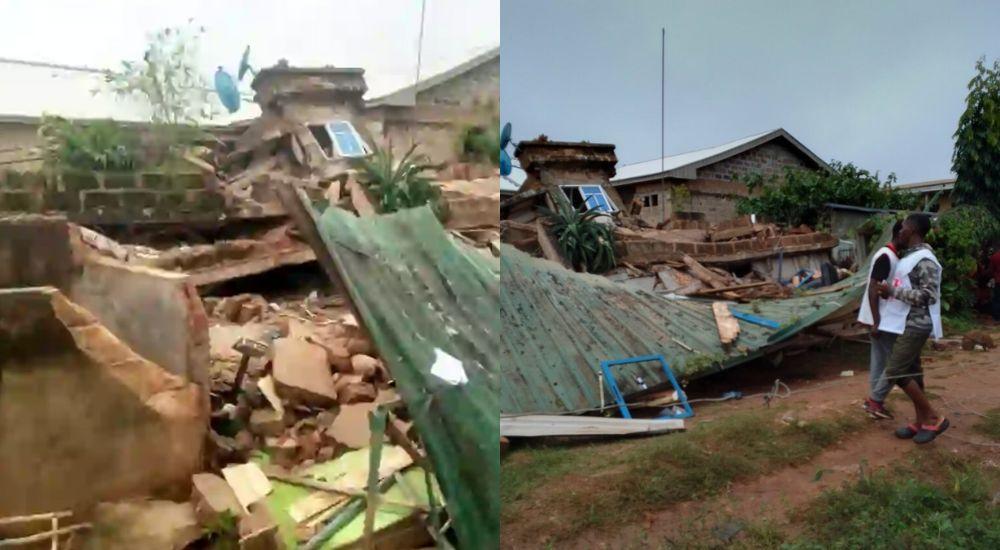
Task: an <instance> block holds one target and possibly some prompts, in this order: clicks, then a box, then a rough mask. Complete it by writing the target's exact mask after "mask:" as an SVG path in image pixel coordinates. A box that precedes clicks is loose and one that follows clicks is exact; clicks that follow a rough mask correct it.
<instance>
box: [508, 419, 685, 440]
mask: <svg viewBox="0 0 1000 550" xmlns="http://www.w3.org/2000/svg"><path fill="white" fill-rule="evenodd" d="M683 429H684V421H683V420H680V419H676V418H657V419H639V418H631V419H626V418H602V417H599V416H560V415H541V414H540V415H528V416H511V417H502V416H501V417H500V435H501V436H503V437H553V436H599V435H635V434H654V433H665V432H672V431H677V430H683Z"/></svg>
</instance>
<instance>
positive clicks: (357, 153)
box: [327, 121, 365, 157]
mask: <svg viewBox="0 0 1000 550" xmlns="http://www.w3.org/2000/svg"><path fill="white" fill-rule="evenodd" d="M327 130H328V131H329V132H330V135H331V136H332V137H333V141H334V142H335V143H336V144H337V151H338V152H339V153H340V155H341V156H344V157H363V156H364V155H365V150H364V148H363V147H362V145H361V141H360V140H359V139H358V138H357V136H356V135H355V133H354V128H353V127H352V126H351V125H350V124H349V123H347V122H344V121H336V122H331V123H329V124H327Z"/></svg>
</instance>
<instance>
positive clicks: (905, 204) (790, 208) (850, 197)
mask: <svg viewBox="0 0 1000 550" xmlns="http://www.w3.org/2000/svg"><path fill="white" fill-rule="evenodd" d="M830 168H831V170H830V171H829V172H822V171H812V170H803V169H799V168H787V169H786V170H785V175H784V178H783V179H782V180H780V181H779V180H777V179H776V178H770V179H768V178H764V177H763V176H761V175H760V174H755V175H753V176H751V177H750V178H749V179H748V181H747V182H746V184H747V187H749V188H750V191H751V192H752V191H755V190H758V189H759V190H760V194H759V195H757V196H754V197H750V198H745V199H740V200H739V201H738V203H737V210H738V211H739V213H741V214H759V215H761V216H763V217H765V218H767V219H768V220H770V221H773V222H776V223H781V224H786V225H800V224H806V225H810V226H815V225H817V223H818V222H819V220H820V215H821V214H822V212H823V211H824V206H823V205H824V204H826V203H837V204H848V205H851V206H863V207H867V208H887V209H901V210H905V209H910V208H913V207H914V206H916V204H917V201H918V197H917V196H916V195H914V194H911V193H905V192H903V191H899V190H897V189H893V188H892V184H893V183H895V181H896V176H895V174H889V177H888V178H886V180H885V181H882V180H881V179H879V176H878V174H877V173H875V174H873V173H871V172H869V171H867V170H863V169H861V168H858V167H856V166H854V165H853V164H851V163H847V164H842V163H839V162H836V161H834V162H832V163H830Z"/></svg>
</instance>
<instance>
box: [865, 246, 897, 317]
mask: <svg viewBox="0 0 1000 550" xmlns="http://www.w3.org/2000/svg"><path fill="white" fill-rule="evenodd" d="M882 256H885V257H887V258H889V277H888V278H886V280H887V281H892V277H893V275H894V274H895V272H896V264H897V263H898V262H899V256H897V255H896V253H895V252H893V250H892V249H891V248H889V247H888V246H883V247H882V248H880V249H878V250H877V251H876V252H875V255H874V256H872V262H871V265H869V266H868V283H867V284H865V294H864V296H863V297H862V298H861V309H860V311H858V322H859V323H862V324H865V325H868V326H871V325H873V324H874V323H875V317H874V315H873V314H872V307H871V304H869V303H868V287H869V286H870V285H871V284H872V272H873V271H874V270H875V260H878V259H879V258H880V257H882ZM890 300H892V298H890V299H889V300H886V299H885V298H882V297H879V299H878V310H879V313H881V312H882V311H883V310H884V309H885V304H886V303H888V302H889V301H890ZM884 323H885V320H884V319H883V320H880V321H879V330H882V325H883V324H884Z"/></svg>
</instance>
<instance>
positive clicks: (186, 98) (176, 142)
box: [105, 27, 215, 165]
mask: <svg viewBox="0 0 1000 550" xmlns="http://www.w3.org/2000/svg"><path fill="white" fill-rule="evenodd" d="M203 32H204V29H202V28H199V29H197V30H193V29H187V28H179V27H170V28H165V29H162V30H160V31H158V32H156V33H155V34H153V35H152V36H150V40H149V44H148V45H147V47H146V51H145V52H144V54H143V56H142V60H141V61H122V65H121V68H120V69H119V70H117V71H109V72H108V73H107V74H106V75H105V82H106V84H107V86H108V88H109V89H110V90H111V92H112V93H114V94H115V95H116V96H118V97H134V98H138V99H140V100H142V101H144V102H145V103H147V104H148V105H149V107H150V109H151V121H152V123H153V124H152V127H151V132H150V133H149V135H148V136H147V139H146V140H145V143H144V148H145V154H146V156H147V157H149V158H148V160H149V162H148V164H150V165H161V164H169V163H171V162H173V161H175V160H176V159H178V158H179V157H180V156H182V155H183V154H184V153H186V152H187V151H188V150H190V148H191V147H192V146H193V145H194V144H195V143H196V142H197V141H198V140H199V139H200V138H201V137H202V136H203V133H202V132H201V130H199V128H198V124H199V122H200V121H202V120H205V119H208V118H211V117H212V116H213V115H214V114H215V109H214V108H213V104H212V103H211V101H210V91H209V90H210V88H209V85H208V81H207V80H206V79H205V77H204V76H202V74H201V72H200V70H199V68H198V51H199V48H198V44H199V40H200V37H201V34H202V33H203Z"/></svg>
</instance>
